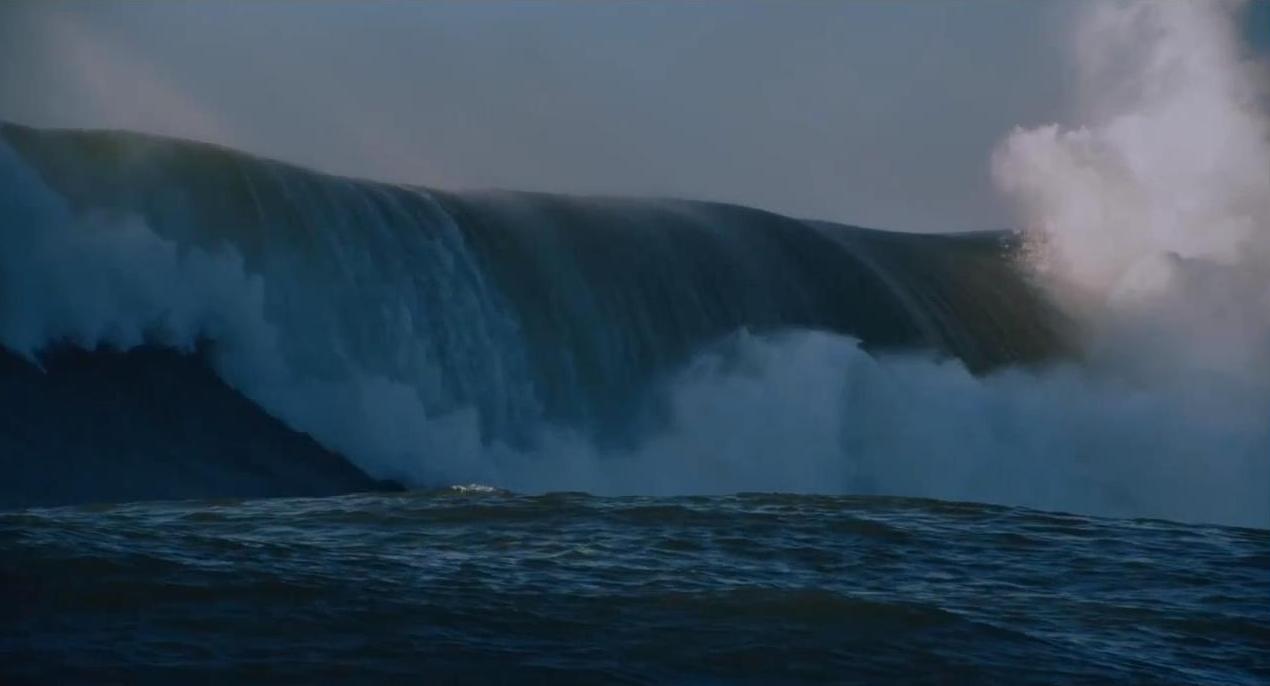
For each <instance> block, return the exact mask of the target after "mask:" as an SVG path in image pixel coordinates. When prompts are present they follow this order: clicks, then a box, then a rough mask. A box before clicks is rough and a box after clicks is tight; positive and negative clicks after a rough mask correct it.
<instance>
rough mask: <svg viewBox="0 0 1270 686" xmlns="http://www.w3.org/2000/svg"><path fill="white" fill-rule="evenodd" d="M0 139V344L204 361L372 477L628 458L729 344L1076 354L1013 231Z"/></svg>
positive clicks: (106, 140)
mask: <svg viewBox="0 0 1270 686" xmlns="http://www.w3.org/2000/svg"><path fill="white" fill-rule="evenodd" d="M0 134H2V137H3V144H2V145H0V174H2V175H3V180H2V181H3V182H2V184H0V193H2V194H3V196H2V197H0V203H2V206H0V209H3V219H2V220H0V221H2V222H3V228H2V229H0V230H2V232H3V235H2V238H3V240H4V243H5V245H6V246H7V247H6V255H7V257H6V258H0V268H2V271H0V277H2V278H3V281H2V282H0V284H2V288H3V291H2V293H3V310H2V311H0V342H2V343H3V345H4V346H5V347H6V348H7V349H8V350H10V351H11V352H12V353H14V354H16V355H18V356H21V357H25V358H26V359H28V360H30V361H32V362H35V363H38V362H39V360H40V359H41V356H42V353H43V351H45V350H47V349H48V348H49V347H50V346H65V345H70V346H74V347H79V348H83V349H86V350H96V349H99V348H105V349H114V350H129V349H132V348H136V347H138V346H154V347H161V348H170V349H173V350H176V351H180V352H183V353H187V354H198V355H200V356H202V357H203V358H204V359H206V361H207V363H208V364H209V365H210V367H211V368H212V369H214V370H215V372H216V373H217V374H218V375H219V376H220V377H221V378H222V379H224V380H225V382H227V383H228V384H229V385H230V386H232V387H233V388H235V389H237V390H238V391H240V392H241V393H243V394H244V395H246V396H247V397H248V398H250V399H251V400H253V401H254V402H256V403H258V404H259V405H260V406H261V407H262V408H264V410H265V411H267V412H268V413H270V414H272V415H274V416H276V417H278V418H280V419H282V420H283V421H284V422H286V423H287V424H288V425H290V426H292V427H294V428H295V429H297V430H300V431H303V432H306V433H308V434H310V435H312V436H314V437H315V438H317V439H318V440H319V441H320V442H321V443H322V444H323V445H325V446H326V447H328V448H330V449H333V450H337V451H339V452H341V453H343V454H345V455H348V456H349V457H350V458H351V459H352V460H354V461H355V462H356V464H358V465H359V466H360V467H361V468H363V469H365V470H366V471H368V472H369V473H370V474H372V475H374V476H375V477H378V478H393V479H400V480H403V481H405V482H407V483H411V484H429V483H436V482H438V481H449V482H454V481H466V480H470V479H471V478H477V477H479V478H498V474H497V473H492V472H490V470H489V467H488V464H486V463H488V462H490V460H491V459H493V458H488V456H489V455H493V454H497V455H502V456H503V457H502V458H500V459H501V460H502V461H503V462H507V461H509V460H513V459H517V458H514V457H510V455H514V454H526V453H528V452H532V451H534V450H535V449H539V448H541V446H542V445H543V444H544V441H546V440H548V438H546V437H555V438H557V439H558V438H559V437H560V436H562V435H568V436H569V437H570V440H571V441H573V442H581V443H585V444H588V445H593V446H613V447H616V448H619V449H620V448H631V447H632V446H637V445H639V444H641V443H644V442H646V441H647V440H648V437H649V436H654V435H657V434H658V433H659V432H664V431H666V430H668V429H669V426H670V424H673V423H674V421H675V419H674V417H673V416H671V415H672V414H673V412H672V409H673V407H672V406H673V404H674V399H673V397H671V395H670V393H669V391H667V387H668V385H670V384H669V382H668V380H669V379H673V378H675V377H676V376H678V375H681V374H682V373H683V370H684V369H686V368H691V367H692V363H693V360H696V359H699V356H700V355H701V354H703V353H705V352H707V351H709V352H710V353H711V354H712V355H714V354H723V355H725V356H726V355H727V353H726V350H727V349H728V348H729V347H730V346H731V347H735V346H736V341H737V340H738V339H737V336H741V339H742V340H743V339H746V338H747V337H753V336H759V337H764V336H767V335H772V334H777V333H779V332H789V331H824V332H832V333H835V334H841V335H846V336H850V337H852V340H854V341H858V342H859V344H860V346H862V347H863V348H864V349H866V350H870V351H881V350H913V349H925V350H929V351H933V352H934V353H936V354H938V355H942V356H949V357H954V358H957V359H959V360H961V361H963V362H964V364H965V365H966V366H967V367H968V368H970V369H972V370H976V371H983V370H988V369H991V368H995V367H999V366H1002V365H1011V364H1017V363H1025V362H1032V361H1037V360H1042V359H1046V358H1049V357H1052V356H1053V355H1055V354H1056V353H1059V352H1061V351H1062V350H1064V349H1065V343H1064V342H1063V338H1062V336H1061V335H1060V331H1061V326H1060V324H1061V319H1060V318H1059V317H1058V316H1057V315H1056V314H1055V312H1054V310H1053V309H1052V308H1051V307H1049V305H1048V304H1047V303H1046V302H1045V301H1044V300H1043V299H1042V298H1041V297H1040V295H1039V293H1038V292H1037V291H1036V290H1035V289H1034V288H1033V287H1032V286H1031V285H1030V284H1029V283H1028V282H1027V281H1026V280H1025V278H1024V277H1023V276H1022V274H1021V272H1020V271H1019V270H1017V269H1016V267H1015V265H1014V259H1013V257H1014V254H1015V252H1016V251H1017V248H1018V246H1017V245H1016V243H1015V241H1014V239H1013V237H1012V236H1010V235H1008V234H997V233H984V234H974V235H960V236H922V235H900V234H890V233H884V232H878V231H871V230H866V229H860V228H855V227H849V226H842V225H836V224H829V223H824V222H808V221H799V220H795V219H790V218H787V217H782V216H777V215H774V214H770V213H767V212H762V211H758V210H753V209H747V208H743V207H735V206H727V205H719V204H710V203H700V202H689V201H678V200H651V199H650V200H630V199H612V198H578V197H567V196H556V195H544V194H529V193H513V192H484V193H449V192H440V191H435V190H430V189H425V188H415V187H403V186H397V185H389V184H382V183H372V182H367V181H356V180H351V179H347V178H340V177H335V176H330V175H325V174H321V173H316V172H312V171H308V170H304V169H300V168H297V167H294V166H291V165H287V164H283V163H279V162H274V161H269V160H262V159H257V158H254V157H251V156H248V155H244V154H241V153H237V152H234V151H230V150H227V149H222V148H218V147H213V146H209V145H204V144H198V143H192V142H183V141H176V140H169V139H161V138H155V137H149V136H143V135H139V134H132V133H123V132H84V131H51V130H37V129H31V128H26V127H20V126H16V125H7V124H6V125H4V126H3V128H2V129H0ZM851 345H852V347H854V345H855V344H854V343H852V344H851ZM196 351H197V352H196ZM721 351H722V352H721ZM731 357H732V358H735V357H736V356H735V355H732V356H731ZM711 359H716V358H714V357H712V358H711ZM120 392H121V393H125V394H126V393H132V392H143V391H142V390H141V389H134V388H126V387H124V388H120ZM525 459H527V460H530V461H532V458H525ZM498 461H499V460H498V459H493V462H498ZM512 480H513V481H515V479H512ZM509 485H513V486H514V485H516V484H515V483H512V484H509ZM548 485H549V483H548Z"/></svg>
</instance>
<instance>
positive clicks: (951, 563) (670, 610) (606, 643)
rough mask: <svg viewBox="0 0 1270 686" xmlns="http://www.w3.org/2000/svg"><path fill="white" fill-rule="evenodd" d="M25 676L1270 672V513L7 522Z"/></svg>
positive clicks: (492, 501) (1176, 679)
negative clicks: (1268, 526)
mask: <svg viewBox="0 0 1270 686" xmlns="http://www.w3.org/2000/svg"><path fill="white" fill-rule="evenodd" d="M0 579H2V580H3V586H2V588H3V591H2V593H3V606H4V608H5V610H4V612H5V614H6V619H5V621H4V622H3V623H0V673H2V674H3V676H4V679H3V681H4V683H6V684H26V683H59V684H69V683H94V684H105V683H117V684H149V683H154V684H174V683H305V684H311V683H399V682H400V683H405V682H411V683H517V684H520V683H544V684H572V683H577V684H594V683H631V684H644V683H647V684H663V683H667V684H669V683H673V684H717V683H748V684H780V683H842V684H851V683H986V684H1032V683H1036V684H1095V683H1108V684H1110V683H1117V684H1121V683H1149V684H1249V685H1252V684H1262V683H1265V682H1266V680H1267V679H1268V678H1270V651H1268V650H1267V646H1268V645H1270V602H1268V599H1270V532H1268V531H1266V530H1264V529H1245V528H1233V527H1221V526H1199V525H1186V524H1178V523H1174V522H1168V521H1163V520H1148V519H1099V518H1094V517H1085V516H1079V515H1074V514H1062V513H1056V512H1040V511H1036V510H1029V509H1023V508H1011V507H999V506H989V505H978V504H973V503H958V502H943V501H936V500H920V499H906V498H884V497H846V496H837V497H831V496H805V495H782V494H762V493H754V494H741V495H735V496H720V497H675V498H648V497H607V498H605V497H595V496H589V495H585V494H581V493H551V494H546V495H539V496H525V495H517V494H512V493H506V492H500V491H495V490H492V489H488V488H484V487H466V488H463V487H456V488H453V489H448V490H439V491H432V492H411V493H386V494H362V495H347V496H340V497H327V498H298V499H256V500H216V501H180V502H152V503H128V504H118V505H98V506H84V507H70V508H53V509H32V510H27V511H21V512H9V513H4V514H0Z"/></svg>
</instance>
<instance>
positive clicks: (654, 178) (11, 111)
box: [0, 0, 1081, 231]
mask: <svg viewBox="0 0 1270 686" xmlns="http://www.w3.org/2000/svg"><path fill="white" fill-rule="evenodd" d="M1080 4H1081V3H1079V2H1067V1H1054V2H1041V1H1036V2H1032V1H1029V2H1015V1H1013V0H1008V1H1007V0H984V1H980V2H953V1H949V2H887V1H883V0H873V1H860V2H788V1H781V2H745V1H734V2H727V3H724V2H652V1H649V2H581V1H573V2H529V1H523V0H522V1H515V2H496V1H493V0H486V1H478V2H359V3H341V2H324V3H303V4H301V3H298V2H252V3H245V2H242V3H224V2H221V3H211V2H181V1H175V2H161V3H154V2H132V3H114V2H64V1H59V0H46V1H42V2H24V1H22V0H5V2H4V3H3V5H2V6H0V119H5V120H9V121H16V122H20V123H25V124H31V125H38V126H55V127H87V128H126V129H135V130H141V131H149V132H155V133H162V134H169V135H177V136H183V137H189V138H196V139H200V140H206V141H210V142H215V143H220V144H224V145H229V146H233V147H237V148H242V149H245V150H248V151H251V152H253V153H257V154H262V155H266V156H270V157H277V158H281V159H285V160H288V161H292V162H296V163H299V164H304V165H307V166H313V167H316V168H319V169H323V170H326V171H331V172H335V173H341V174H349V175H355V176H363V177H370V178H376V179H384V180H390V181H398V182H406V183H418V184H427V185H435V186H440V187H446V188H484V187H502V188H519V189H529V190H544V191H561V192H573V193H603V194H624V195H669V196H677V197H691V198H700V199H710V200H720V201H726V202H735V203H740V204H745V205H752V206H757V207H762V208H765V209H770V210H774V211H779V212H783V213H787V214H793V215H796V216H801V217H809V218H820V219H831V220H837V221H844V222H849V223H855V224H861V225H866V226H875V227H880V228H891V229H901V230H919V231H945V230H962V229H978V228H995V227H1001V226H1007V225H1009V223H1010V221H1011V220H1010V217H1009V213H1008V211H1007V207H1006V204H1005V203H1004V201H1003V200H1002V199H1001V198H1000V197H999V196H998V194H997V193H996V192H995V191H994V190H993V185H992V181H991V177H990V171H989V158H990V156H991V153H992V150H993V148H994V146H996V145H997V143H998V142H999V141H1000V140H1002V139H1003V138H1004V137H1005V136H1006V135H1008V134H1009V132H1010V131H1011V130H1012V129H1013V128H1014V127H1016V126H1036V125H1040V124H1046V123H1060V124H1063V123H1066V122H1067V120H1068V119H1070V118H1071V116H1072V112H1071V111H1070V110H1069V109H1068V107H1069V105H1068V104H1067V103H1069V102H1070V100H1071V99H1070V98H1069V97H1068V96H1069V94H1070V93H1069V91H1070V90H1071V89H1072V81H1073V69H1072V65H1071V60H1070V59H1069V57H1068V55H1067V35H1066V34H1067V31H1068V27H1069V24H1070V23H1071V21H1072V16H1073V15H1074V13H1075V11H1076V10H1077V9H1078V7H1079V6H1080Z"/></svg>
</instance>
